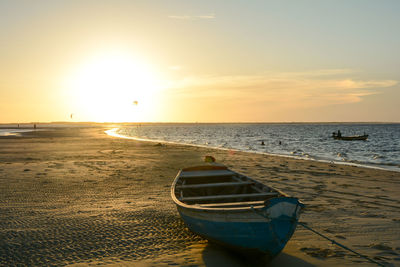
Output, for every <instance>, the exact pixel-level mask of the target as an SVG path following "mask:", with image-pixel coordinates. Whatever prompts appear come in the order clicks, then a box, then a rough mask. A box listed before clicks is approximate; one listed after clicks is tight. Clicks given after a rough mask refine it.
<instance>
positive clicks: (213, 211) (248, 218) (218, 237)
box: [171, 165, 304, 257]
mask: <svg viewBox="0 0 400 267" xmlns="http://www.w3.org/2000/svg"><path fill="white" fill-rule="evenodd" d="M171 197H172V199H173V201H174V202H175V204H176V206H177V209H178V212H179V214H180V215H181V217H182V219H183V220H184V222H185V224H186V225H187V227H188V228H189V229H190V230H191V231H193V232H194V233H196V234H198V235H200V236H203V237H205V238H207V239H210V240H213V241H216V242H218V243H220V244H223V245H226V246H228V247H233V248H237V249H239V250H242V251H246V252H262V253H266V254H267V255H268V256H270V257H274V256H276V255H277V254H278V253H279V252H280V251H281V250H282V249H283V248H284V246H285V245H286V243H287V242H288V241H289V239H290V238H291V236H292V234H293V233H294V231H295V229H296V225H297V221H298V219H299V216H300V210H301V209H302V208H303V207H304V204H302V203H301V202H300V201H299V200H298V199H297V198H294V197H288V196H286V195H285V194H284V193H282V192H280V191H278V190H275V189H274V188H272V187H269V186H267V185H264V184H262V183H260V182H258V181H256V180H254V179H251V178H250V177H247V176H245V175H243V174H240V173H237V172H234V171H232V170H230V169H228V168H227V167H226V166H223V165H202V166H195V167H189V168H184V169H182V170H180V171H179V173H178V175H177V176H176V178H175V180H174V182H173V184H172V187H171Z"/></svg>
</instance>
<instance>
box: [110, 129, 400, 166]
mask: <svg viewBox="0 0 400 267" xmlns="http://www.w3.org/2000/svg"><path fill="white" fill-rule="evenodd" d="M118 129H120V128H113V129H110V130H107V131H105V133H106V134H108V135H110V136H113V137H117V138H123V139H130V140H136V141H143V142H153V143H161V144H172V145H185V146H193V147H201V148H211V149H216V150H226V151H235V152H243V153H251V154H260V155H267V156H272V157H283V158H290V159H296V160H306V161H315V162H323V163H334V164H339V165H344V166H353V167H360V168H371V169H376V170H382V171H393V172H398V173H400V167H394V166H390V165H385V166H386V167H382V166H372V165H367V164H361V163H354V162H343V161H335V160H325V159H313V158H303V157H299V156H292V155H285V154H274V153H267V152H259V151H245V150H239V149H234V148H223V147H212V146H206V145H198V144H189V143H179V142H174V141H165V140H156V139H145V138H139V137H133V136H125V135H121V134H118V133H116V131H117V130H118Z"/></svg>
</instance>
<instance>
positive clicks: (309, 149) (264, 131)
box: [108, 123, 400, 172]
mask: <svg viewBox="0 0 400 267" xmlns="http://www.w3.org/2000/svg"><path fill="white" fill-rule="evenodd" d="M338 130H340V131H341V133H342V136H352V135H363V134H364V133H366V134H368V135H369V137H368V140H366V141H343V140H335V139H333V138H332V133H333V132H337V131H338ZM108 134H111V135H114V136H118V137H123V138H132V139H139V140H149V141H155V142H166V143H178V144H187V145H193V146H201V147H210V148H216V149H224V150H236V151H246V152H250V153H260V154H267V155H278V156H285V157H293V158H300V159H305V160H315V161H324V162H334V163H340V164H348V165H357V166H363V167H370V168H378V169H386V170H394V171H398V172H400V124H384V123H343V124H340V123H231V124H230V123H192V124H187V123H182V124H142V125H131V126H124V127H119V128H115V129H113V130H111V131H109V132H108Z"/></svg>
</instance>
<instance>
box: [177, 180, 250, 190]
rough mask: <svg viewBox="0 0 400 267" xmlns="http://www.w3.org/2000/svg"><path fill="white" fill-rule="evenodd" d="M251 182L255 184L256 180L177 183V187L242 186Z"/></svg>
mask: <svg viewBox="0 0 400 267" xmlns="http://www.w3.org/2000/svg"><path fill="white" fill-rule="evenodd" d="M251 184H254V182H252V181H238V182H226V183H209V184H188V185H177V186H176V188H177V189H187V188H208V187H224V186H240V185H251Z"/></svg>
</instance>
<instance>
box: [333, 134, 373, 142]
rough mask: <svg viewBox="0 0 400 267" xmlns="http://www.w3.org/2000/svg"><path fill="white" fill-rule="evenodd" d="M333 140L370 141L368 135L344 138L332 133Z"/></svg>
mask: <svg viewBox="0 0 400 267" xmlns="http://www.w3.org/2000/svg"><path fill="white" fill-rule="evenodd" d="M332 137H333V139H336V140H345V141H356V140H361V141H365V140H367V139H368V134H363V135H353V136H342V135H338V134H337V133H335V132H334V133H332Z"/></svg>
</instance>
